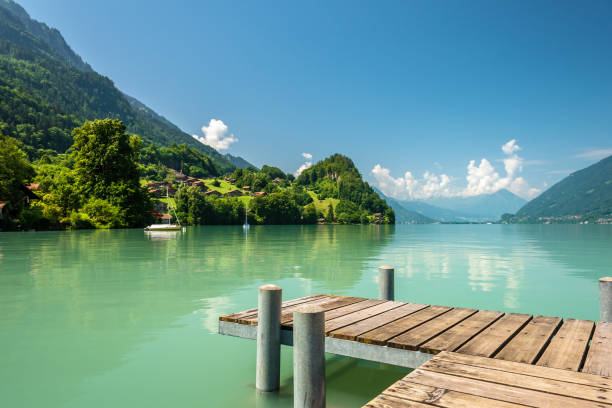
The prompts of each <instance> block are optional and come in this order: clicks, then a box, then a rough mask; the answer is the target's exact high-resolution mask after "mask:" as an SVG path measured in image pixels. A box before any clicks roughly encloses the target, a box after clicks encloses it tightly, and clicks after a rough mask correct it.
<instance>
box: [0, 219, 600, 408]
mask: <svg viewBox="0 0 612 408" xmlns="http://www.w3.org/2000/svg"><path fill="white" fill-rule="evenodd" d="M386 264H388V265H393V266H395V267H396V283H395V284H396V288H395V293H396V299H397V300H402V301H412V302H420V303H429V304H440V305H451V306H462V307H471V308H481V309H482V308H485V309H492V310H502V311H509V312H524V313H532V314H545V315H553V316H562V317H576V318H583V319H591V320H596V319H597V318H598V304H597V301H598V300H597V280H598V279H599V278H600V277H602V276H610V275H611V274H612V226H610V225H414V226H412V225H397V226H327V225H322V226H286V227H281V226H278V227H274V226H265V227H264V226H261V227H252V228H251V230H250V231H249V232H248V233H247V234H245V233H244V232H243V231H242V229H241V228H240V227H193V228H189V229H188V230H187V232H185V233H184V234H178V235H175V236H171V237H169V238H168V237H167V236H164V235H161V236H146V235H145V234H144V233H143V232H142V231H141V230H116V231H74V232H27V233H7V232H5V233H0V349H1V350H3V353H2V357H1V359H0V396H1V399H2V404H1V405H2V406H5V407H85V406H87V407H122V406H147V407H169V406H173V407H238V406H258V407H291V406H292V404H293V403H292V376H291V370H292V356H291V353H292V349H291V348H286V347H283V350H282V374H281V381H282V388H281V391H280V392H279V393H278V394H272V395H257V393H256V392H255V385H254V383H255V342H254V341H250V340H244V339H237V338H232V337H226V336H221V335H218V334H216V331H217V321H218V316H219V315H222V314H228V313H232V312H236V311H240V310H244V309H248V308H251V307H254V306H256V304H257V287H258V286H260V285H262V284H264V283H275V284H277V285H279V286H281V287H282V288H283V297H284V298H285V299H290V298H295V297H301V296H306V295H309V294H315V293H334V294H342V295H352V296H364V297H377V294H378V289H377V284H376V268H377V267H378V266H380V265H386ZM326 369H327V401H328V406H329V407H355V406H361V405H362V404H364V403H366V402H367V401H369V400H370V399H371V398H373V397H374V396H375V395H377V394H378V393H379V392H380V391H382V390H383V389H384V388H386V387H387V386H388V385H390V384H391V383H392V382H393V381H395V380H397V379H399V378H400V377H401V376H402V375H403V374H405V373H406V372H408V371H407V370H405V369H400V368H397V367H391V366H386V365H382V364H378V363H369V362H364V361H359V360H354V359H349V358H343V357H337V356H331V355H330V356H328V362H327V366H326Z"/></svg>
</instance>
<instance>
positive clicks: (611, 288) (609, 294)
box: [599, 277, 612, 322]
mask: <svg viewBox="0 0 612 408" xmlns="http://www.w3.org/2000/svg"><path fill="white" fill-rule="evenodd" d="M599 320H600V321H602V322H612V277H607V278H601V279H600V280H599Z"/></svg>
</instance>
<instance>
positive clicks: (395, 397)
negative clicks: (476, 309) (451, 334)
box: [364, 351, 612, 408]
mask: <svg viewBox="0 0 612 408" xmlns="http://www.w3.org/2000/svg"><path fill="white" fill-rule="evenodd" d="M364 407H367V408H428V407H470V408H472V407H473V408H481V407H482V408H485V407H486V408H509V407H564V408H590V407H599V408H610V407H612V379H610V378H606V377H601V376H598V375H592V374H586V373H580V372H571V371H567V370H559V369H554V368H547V367H543V366H538V365H535V366H534V365H528V364H524V363H515V362H510V361H504V360H499V359H493V358H484V357H476V356H471V355H466V354H460V353H450V352H446V351H445V352H442V353H440V354H438V355H437V356H436V357H434V358H433V359H431V360H429V361H428V362H427V363H425V364H423V365H422V366H420V367H419V368H417V369H416V370H414V371H412V372H411V373H410V374H408V375H407V376H405V377H404V378H402V379H401V380H399V381H397V382H396V383H395V384H393V385H391V386H390V387H389V388H387V389H386V390H385V391H383V392H382V394H380V395H379V396H377V397H376V398H375V399H373V400H372V401H370V402H369V403H368V404H366V405H365V406H364Z"/></svg>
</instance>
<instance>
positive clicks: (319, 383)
mask: <svg viewBox="0 0 612 408" xmlns="http://www.w3.org/2000/svg"><path fill="white" fill-rule="evenodd" d="M293 406H294V408H322V407H325V312H324V311H323V309H321V308H320V307H317V306H303V307H301V308H299V309H298V310H296V311H295V312H294V313H293Z"/></svg>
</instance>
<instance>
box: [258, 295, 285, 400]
mask: <svg viewBox="0 0 612 408" xmlns="http://www.w3.org/2000/svg"><path fill="white" fill-rule="evenodd" d="M282 293H283V291H282V289H281V288H279V287H278V286H275V285H264V286H260V287H259V302H258V307H259V309H258V314H259V315H258V318H257V369H256V370H257V372H256V375H255V387H256V388H257V389H258V390H260V391H276V390H278V388H279V386H280V344H281V343H280V330H281V327H280V316H281V303H282V297H283V296H282Z"/></svg>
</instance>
